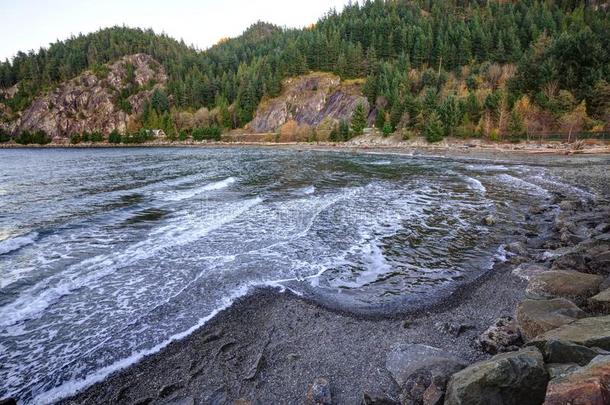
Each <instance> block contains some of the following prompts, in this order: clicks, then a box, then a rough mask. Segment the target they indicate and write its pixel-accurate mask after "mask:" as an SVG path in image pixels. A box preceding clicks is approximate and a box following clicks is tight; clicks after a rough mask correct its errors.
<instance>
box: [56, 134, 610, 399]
mask: <svg viewBox="0 0 610 405" xmlns="http://www.w3.org/2000/svg"><path fill="white" fill-rule="evenodd" d="M214 146H215V147H218V146H220V145H214ZM240 146H241V145H240ZM274 146H275V145H274ZM298 146H301V145H298ZM312 150H316V151H317V150H326V149H319V148H315V149H314V148H312ZM328 150H330V151H346V150H345V149H344V148H332V149H328ZM358 152H360V153H366V152H371V153H377V152H376V151H371V150H361V149H360V150H358ZM388 154H391V153H388ZM400 154H402V153H400ZM455 157H456V156H447V158H455ZM462 157H463V158H475V159H478V158H479V157H474V156H472V155H466V156H462ZM516 157H517V156H516V155H514V154H513V155H510V157H508V158H507V157H506V156H505V158H507V159H508V160H509V161H514V160H515V158H516ZM458 158H459V156H458ZM496 158H497V156H487V159H488V160H489V159H493V160H495V159H496ZM549 159H550V161H551V162H552V161H555V159H560V158H559V157H557V156H555V155H553V156H550V157H549ZM579 159H580V158H579ZM560 161H561V162H564V160H563V159H561V160H560ZM544 163H545V162H542V164H544ZM546 163H548V162H546ZM602 164H603V165H607V164H608V162H607V161H604V162H602ZM602 180H603V179H602ZM602 186H603V185H602ZM557 203H558V202H557ZM540 219H541V218H540ZM557 236H558V235H551V236H550V237H549V238H553V237H557ZM514 267H515V264H514V263H511V262H510V261H509V262H507V263H496V265H495V266H494V267H493V268H492V269H491V270H489V271H487V272H485V273H483V275H481V276H480V277H478V278H477V279H475V280H473V281H472V282H470V283H468V284H463V285H461V286H460V287H459V288H457V290H456V291H455V292H454V293H452V294H451V295H449V296H448V297H446V298H444V299H441V300H440V301H439V302H436V303H434V304H432V305H431V306H427V307H424V308H420V309H416V310H415V311H413V312H401V313H386V314H383V315H378V314H377V315H363V314H355V313H353V312H346V311H343V310H340V309H337V308H329V307H328V306H326V305H321V304H320V303H319V302H316V301H315V300H312V299H309V298H307V297H305V298H303V297H298V296H296V295H294V294H292V293H291V292H290V291H289V289H286V291H285V292H279V291H278V290H277V289H275V288H271V287H267V288H255V289H253V290H252V291H249V292H248V293H247V294H246V295H245V296H241V297H239V298H238V299H236V300H235V301H234V302H232V303H231V304H230V305H229V306H228V307H227V308H224V309H222V310H221V311H220V312H218V313H217V314H214V316H213V317H211V318H210V319H209V320H207V321H206V322H205V323H204V324H203V325H202V326H199V327H197V328H196V329H195V330H194V331H193V332H192V333H188V334H186V335H184V336H182V337H180V338H179V339H177V340H173V341H170V342H169V343H168V344H167V345H165V346H164V347H162V348H161V349H160V350H159V351H156V352H154V353H152V354H149V355H146V356H144V357H143V358H140V359H139V360H137V361H136V362H135V363H133V364H130V365H127V366H126V367H125V368H121V369H119V370H117V371H114V372H113V373H111V374H110V375H109V376H107V377H105V378H104V379H102V380H101V381H99V382H96V383H94V384H93V385H87V386H86V387H85V388H84V390H83V391H80V392H78V393H76V395H74V396H72V397H67V398H66V397H63V399H61V400H60V401H59V403H65V404H77V403H138V404H144V403H169V402H172V401H174V400H180V399H183V398H186V399H187V402H181V403H193V402H194V403H206V404H207V403H234V401H237V400H239V399H241V398H244V399H246V400H247V401H251V402H252V403H276V402H289V403H292V402H303V399H304V398H305V393H306V391H307V387H308V385H309V384H311V382H313V380H314V379H315V378H317V377H320V376H322V377H326V378H327V379H329V380H330V381H331V382H332V384H333V387H334V388H333V397H334V398H335V400H336V403H359V401H361V399H362V395H363V393H367V394H370V395H374V396H382V397H385V398H392V399H395V400H398V398H399V395H400V388H399V387H398V386H397V384H396V383H395V381H394V380H393V379H392V376H391V375H390V373H389V372H388V371H387V370H385V356H386V354H387V353H388V352H389V351H390V350H391V349H392V348H393V347H394V346H396V345H398V344H401V343H422V344H426V345H431V346H435V347H439V348H441V349H443V350H446V351H448V352H450V353H452V354H454V355H456V356H458V357H460V358H462V359H464V360H467V361H468V362H474V361H479V360H483V359H486V358H488V357H490V356H489V355H488V354H485V353H483V352H481V351H480V349H479V348H477V347H473V345H472V342H473V340H474V339H475V338H476V337H477V336H478V335H480V334H481V332H483V331H484V330H485V329H486V328H487V327H488V326H489V325H490V324H492V323H493V321H494V320H495V319H497V318H499V317H501V316H506V315H512V314H513V312H514V309H515V308H516V306H517V304H518V303H519V302H520V301H521V300H523V298H524V297H525V288H526V286H527V282H525V281H523V280H520V279H518V278H516V277H514V276H512V275H511V270H512V269H513V268H514ZM439 324H440V325H442V324H458V325H459V326H464V327H465V330H464V331H463V332H462V333H459V334H458V336H453V335H452V334H448V333H447V332H446V331H443V330H442V326H439ZM371 376H373V377H371ZM190 399H192V400H193V402H190ZM333 403H335V402H333Z"/></svg>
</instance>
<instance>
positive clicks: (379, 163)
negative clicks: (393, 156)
mask: <svg viewBox="0 0 610 405" xmlns="http://www.w3.org/2000/svg"><path fill="white" fill-rule="evenodd" d="M368 164H370V165H374V166H387V165H391V164H392V162H390V161H389V160H377V161H375V162H368Z"/></svg>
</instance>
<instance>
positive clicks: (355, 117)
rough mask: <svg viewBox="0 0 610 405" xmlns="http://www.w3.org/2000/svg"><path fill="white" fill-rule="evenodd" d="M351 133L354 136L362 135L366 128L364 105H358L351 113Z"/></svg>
mask: <svg viewBox="0 0 610 405" xmlns="http://www.w3.org/2000/svg"><path fill="white" fill-rule="evenodd" d="M351 127H352V131H353V132H354V135H362V133H363V130H364V128H366V112H365V111H364V104H362V103H361V104H358V105H357V106H356V108H355V109H354V112H353V113H352V124H351Z"/></svg>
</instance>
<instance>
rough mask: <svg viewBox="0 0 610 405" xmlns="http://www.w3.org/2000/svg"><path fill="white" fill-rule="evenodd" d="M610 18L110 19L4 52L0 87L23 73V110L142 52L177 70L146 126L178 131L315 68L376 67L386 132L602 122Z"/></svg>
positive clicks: (375, 99)
mask: <svg viewBox="0 0 610 405" xmlns="http://www.w3.org/2000/svg"><path fill="white" fill-rule="evenodd" d="M609 17H610V16H609V15H608V11H606V10H603V9H601V10H594V9H592V8H590V7H587V6H586V5H585V4H584V3H583V2H581V1H575V0H556V1H537V0H524V1H519V2H505V1H488V0H450V1H443V0H416V1H407V0H387V1H384V0H375V1H370V0H367V1H365V2H363V3H351V4H349V5H348V6H346V7H345V9H344V10H342V11H341V12H338V11H336V10H331V11H329V12H328V13H327V14H326V15H324V16H323V17H322V18H321V19H320V20H319V21H318V22H317V23H316V24H314V25H313V26H311V27H307V28H304V29H286V28H279V27H276V26H273V25H270V24H265V23H257V24H255V25H253V26H252V27H250V28H249V29H248V30H247V31H246V32H245V33H244V34H243V35H242V36H240V37H238V38H234V39H228V40H223V41H221V42H219V43H218V44H217V45H215V46H213V47H212V48H210V49H208V50H205V51H200V50H197V49H195V48H193V47H191V46H188V45H186V44H185V43H184V42H182V41H176V40H174V39H172V38H170V37H168V36H167V35H157V34H155V33H154V32H153V31H152V30H141V29H132V28H127V27H113V28H108V29H104V30H100V31H98V32H95V33H92V34H88V35H79V36H76V37H73V38H70V39H69V40H66V41H61V42H56V43H54V44H52V45H51V46H50V47H49V48H48V49H40V50H39V51H37V52H35V51H30V52H28V53H23V52H20V53H18V54H17V55H16V57H15V58H14V59H13V60H12V61H5V62H3V63H0V87H3V88H8V87H10V86H13V85H15V84H18V88H19V90H18V92H17V94H16V95H15V97H13V98H11V99H6V100H4V101H3V102H4V103H5V104H6V105H7V106H8V107H10V108H11V109H12V110H13V111H20V110H22V109H24V108H25V107H27V106H28V105H29V103H30V102H31V101H32V100H33V98H34V97H35V96H36V95H38V94H40V92H42V91H46V90H48V89H51V88H53V87H54V86H55V85H57V84H58V83H59V82H62V81H65V80H68V79H70V78H72V77H74V76H76V75H78V74H79V73H81V72H82V71H84V70H86V69H93V70H95V69H101V66H103V64H105V63H108V62H111V61H113V60H116V59H117V58H119V57H121V56H124V55H127V54H133V53H138V52H143V53H147V54H150V55H151V56H152V57H154V58H155V59H157V60H158V61H160V62H161V63H162V64H163V65H164V67H165V69H166V71H167V73H168V76H169V82H168V84H167V87H166V89H165V91H164V92H160V91H158V92H156V94H155V96H154V99H153V100H151V102H150V103H149V105H147V107H146V109H145V112H144V113H143V114H142V116H141V117H140V122H139V124H140V125H141V127H143V128H153V127H154V128H162V129H164V131H165V132H166V133H168V134H170V136H178V135H179V134H180V132H184V131H187V132H189V135H192V134H190V132H192V131H193V129H194V128H196V127H206V128H207V127H212V126H214V127H218V128H238V127H242V126H244V125H245V124H246V123H248V122H249V121H250V120H251V119H252V118H253V115H254V113H255V111H256V108H257V106H258V104H259V102H260V101H261V100H262V99H264V98H268V97H274V96H277V95H278V94H279V93H280V92H281V83H282V80H283V79H284V78H286V77H290V76H295V75H299V74H304V73H306V72H309V71H328V72H333V73H336V74H338V75H339V76H340V77H341V78H343V79H352V78H366V81H365V84H364V87H363V91H364V93H365V95H366V97H367V98H368V100H369V103H370V105H371V108H372V109H374V113H375V117H376V119H375V123H376V126H377V127H378V128H379V129H380V130H383V132H384V133H390V132H393V131H396V130H401V131H403V133H404V134H406V136H408V134H409V133H411V132H421V133H423V134H425V135H426V136H427V137H428V138H429V139H431V140H436V139H438V138H439V137H440V138H442V137H444V136H449V135H452V136H456V135H457V136H462V135H463V136H467V135H479V136H487V137H489V138H492V139H495V138H499V137H502V136H513V137H521V136H528V135H529V134H534V133H545V132H548V133H550V132H553V131H569V132H578V131H582V130H588V131H599V130H600V129H605V130H607V129H608V128H607V126H608V121H610V118H609V117H610V84H609V83H608V77H610V53H609V52H610V51H609V50H610V18H609ZM0 97H1V96H0ZM367 113H368V112H367ZM338 131H340V128H337V129H336V131H335V135H336V133H337V132H338ZM133 132H137V128H136V129H134V131H133Z"/></svg>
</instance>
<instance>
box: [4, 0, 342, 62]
mask: <svg viewBox="0 0 610 405" xmlns="http://www.w3.org/2000/svg"><path fill="white" fill-rule="evenodd" d="M347 3H348V0H306V1H303V0H299V1H289V0H199V1H197V0H171V1H168V0H0V15H1V16H2V23H1V24H0V58H1V59H2V60H4V59H5V58H11V57H13V56H14V55H15V54H16V53H17V51H28V50H30V49H36V50H37V49H38V48H40V47H41V46H43V47H47V46H48V45H49V43H51V42H54V41H56V40H57V39H65V38H67V37H69V36H70V35H71V34H75V35H76V34H78V33H88V32H92V31H96V30H97V29H99V28H104V27H108V26H112V25H123V24H125V25H127V26H130V27H141V28H153V29H154V30H155V32H159V33H160V32H165V33H166V34H168V35H170V36H172V37H174V38H176V39H181V38H182V39H184V41H185V42H186V43H188V44H194V45H195V46H197V47H198V48H202V49H204V48H207V47H209V46H210V45H213V44H215V43H216V42H217V41H218V40H219V39H220V38H223V37H234V36H237V35H239V34H240V33H241V32H242V31H244V30H245V29H246V28H247V27H248V26H250V25H251V24H252V23H254V22H256V21H258V20H263V21H267V22H271V23H274V24H277V25H280V26H287V27H303V26H306V25H309V24H311V23H314V22H315V21H316V20H317V19H318V18H319V17H321V16H322V15H323V14H324V13H326V12H327V11H328V10H330V9H331V8H332V7H335V8H336V9H337V11H340V10H341V9H342V8H343V6H344V5H345V4H347Z"/></svg>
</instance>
